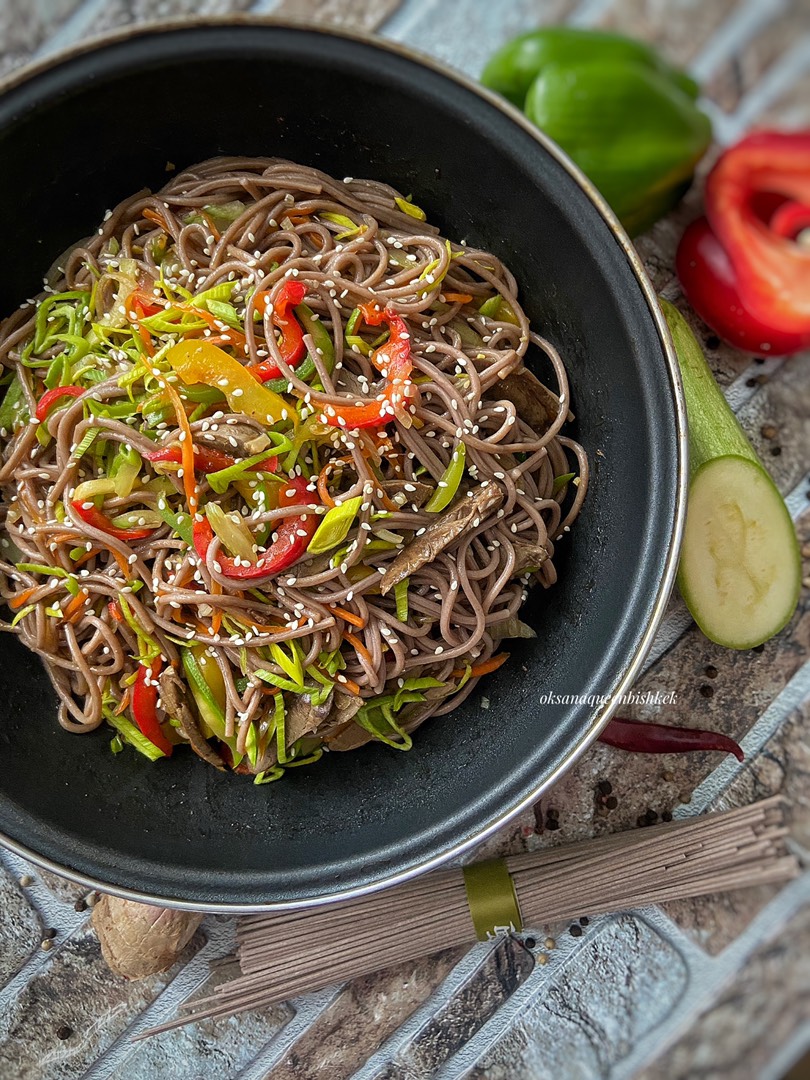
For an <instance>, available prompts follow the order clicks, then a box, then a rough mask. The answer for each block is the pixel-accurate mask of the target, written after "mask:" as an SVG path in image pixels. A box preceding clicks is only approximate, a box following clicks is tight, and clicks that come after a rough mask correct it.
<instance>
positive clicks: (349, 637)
mask: <svg viewBox="0 0 810 1080" xmlns="http://www.w3.org/2000/svg"><path fill="white" fill-rule="evenodd" d="M341 636H342V638H343V640H344V641H347V642H348V643H349V644H350V645H351V647H352V648H353V649H354V651H355V652H356V653H357V655H358V656H359V657H361V658H362V659H363V660H365V661H366V663H367V664H370V665H372V666H373V664H374V660H373V658H372V656H371V653H370V652H369V651H368V649H367V648H366V647H365V645H364V644H363V642H362V641H361V640H360V638H359V637H357V636H356V635H355V634H350V633H349V631H348V630H344V631H343V634H342V635H341Z"/></svg>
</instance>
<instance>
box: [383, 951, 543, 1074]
mask: <svg viewBox="0 0 810 1080" xmlns="http://www.w3.org/2000/svg"><path fill="white" fill-rule="evenodd" d="M533 967H534V957H533V956H532V954H531V953H530V952H529V950H528V949H527V948H526V947H525V946H524V945H523V944H521V942H520V941H519V940H517V939H514V940H504V941H502V942H500V943H499V944H498V946H497V947H496V948H495V949H493V951H492V952H491V953H490V954H489V955H488V956H487V958H486V960H485V961H484V963H483V964H482V965H481V966H480V968H479V969H478V970H477V971H476V972H475V973H474V975H473V976H472V977H471V978H470V979H469V980H468V981H467V983H466V984H465V985H464V987H463V988H462V989H461V990H460V991H459V992H458V993H456V995H455V996H454V997H453V998H452V999H451V1000H450V1001H449V1002H448V1003H447V1005H446V1006H444V1007H443V1008H441V1009H437V1011H436V1012H435V1014H434V1015H433V1016H432V1017H431V1019H430V1021H429V1022H428V1023H427V1024H425V1025H424V1027H423V1028H422V1029H421V1031H420V1032H419V1033H418V1035H417V1036H416V1038H415V1039H414V1040H413V1042H411V1043H410V1045H409V1046H407V1047H406V1048H405V1049H404V1050H402V1051H400V1053H398V1054H397V1055H396V1056H395V1057H394V1059H393V1061H392V1062H391V1065H390V1066H389V1067H388V1068H387V1069H385V1070H384V1071H383V1072H381V1073H380V1074H379V1076H378V1077H375V1080H423V1078H426V1077H429V1076H433V1074H434V1073H435V1071H436V1070H437V1069H438V1068H439V1066H440V1065H442V1064H444V1062H445V1061H447V1059H448V1058H449V1057H451V1056H452V1055H453V1054H455V1053H456V1051H458V1050H459V1049H460V1048H461V1047H462V1046H463V1045H464V1044H465V1043H466V1042H468V1041H469V1039H471V1038H472V1036H473V1035H474V1034H475V1033H476V1031H478V1030H479V1029H480V1028H481V1027H483V1025H484V1024H485V1023H486V1022H487V1020H489V1018H490V1017H491V1016H492V1015H494V1013H495V1012H496V1010H497V1009H499V1008H500V1006H501V1005H503V1003H504V1002H505V1001H507V1000H508V999H509V998H510V997H511V996H512V994H513V993H514V992H515V990H516V989H517V988H518V987H519V986H520V985H521V983H523V982H524V981H525V979H526V978H528V976H529V975H530V974H531V971H532V969H533Z"/></svg>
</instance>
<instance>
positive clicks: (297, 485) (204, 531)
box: [192, 476, 320, 581]
mask: <svg viewBox="0 0 810 1080" xmlns="http://www.w3.org/2000/svg"><path fill="white" fill-rule="evenodd" d="M312 501H313V495H312V492H311V491H309V481H307V480H305V479H304V477H303V476H296V477H293V479H292V480H290V481H288V482H287V483H285V484H283V485H282V487H281V490H280V491H279V493H278V505H279V506H305V505H307V504H308V503H311V502H312ZM319 524H320V518H319V517H318V516H317V515H316V514H304V515H302V516H301V517H288V518H284V520H283V521H282V522H281V524H280V525H279V526H278V528H277V529H276V530H275V533H276V539H275V540H274V541H273V543H272V544H271V545H270V547H269V548H268V549H267V551H266V552H265V553H264V554H263V555H261V556H260V557H259V559H258V560H257V561H256V562H255V563H251V564H249V565H247V566H246V565H245V564H244V563H240V564H239V565H237V564H236V561H235V560H234V559H232V558H230V556H228V555H222V554H220V555H218V556H217V562H218V563H219V566H220V567H221V572H222V574H223V576H224V577H228V578H233V579H234V581H253V580H255V579H256V578H266V577H269V576H270V575H271V574H279V573H281V571H282V570H286V569H287V567H288V566H292V564H293V563H294V562H297V561H298V559H300V558H301V556H302V555H303V554H304V552H305V551H306V550H307V547H308V546H309V542H310V540H311V539H312V537H313V536H314V535H315V531H316V529H317V528H318V525H319ZM192 535H193V538H194V549H195V551H196V552H197V554H198V555H199V557H200V559H202V561H203V562H205V559H206V557H207V555H208V549H209V547H210V546H211V541H212V540H213V539H214V530H213V529H212V528H211V523H210V522H209V521H208V518H203V519H202V520H201V521H195V522H194V525H193V528H192Z"/></svg>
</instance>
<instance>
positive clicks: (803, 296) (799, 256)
mask: <svg viewBox="0 0 810 1080" xmlns="http://www.w3.org/2000/svg"><path fill="white" fill-rule="evenodd" d="M705 203H706V222H707V224H706V222H704V223H702V224H700V225H695V226H692V227H691V228H690V229H689V230H687V233H686V234H685V235H684V238H683V240H682V242H681V249H683V250H679V252H678V259H677V264H678V274H679V277H680V278H681V284H682V285H683V288H684V292H685V293H686V295H687V298H688V299H689V301H690V303H691V304H692V306H693V307H694V308H695V310H696V311H697V312H698V314H699V315H700V316H701V317H702V318H703V319H704V320H705V321H706V322H707V323H708V324H709V325H710V326H711V327H712V328H713V329H714V330H715V331H716V332H717V333H718V334H720V335H721V336H722V337H724V338H726V340H728V341H729V342H730V343H731V344H734V345H742V346H743V347H744V348H747V349H750V351H752V352H767V351H771V352H774V353H787V352H796V351H798V350H799V349H802V348H804V347H806V346H807V345H808V344H810V246H808V245H806V244H803V243H800V242H797V237H798V234H799V233H800V232H801V231H802V229H803V228H807V227H808V225H810V130H806V131H796V132H784V131H760V132H755V133H754V134H752V135H748V136H747V137H746V138H744V139H742V140H741V141H740V142H739V143H737V145H736V146H733V147H731V148H730V149H729V150H727V151H726V152H725V153H724V154H722V155H721V157H720V158H719V159H718V161H717V164H716V165H715V166H714V168H713V169H712V171H711V172H710V173H709V176H708V177H707V180H706V192H705ZM707 230H708V231H707ZM718 251H719V252H720V253H722V254H718ZM723 259H725V260H726V261H725V262H724V261H723ZM763 328H764V329H763ZM729 331H730V332H729Z"/></svg>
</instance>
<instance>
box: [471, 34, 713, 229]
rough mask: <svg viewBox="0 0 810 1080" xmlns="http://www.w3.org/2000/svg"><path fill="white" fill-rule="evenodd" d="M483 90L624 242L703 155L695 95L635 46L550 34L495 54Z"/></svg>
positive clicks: (705, 122) (616, 39)
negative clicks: (542, 138) (528, 126)
mask: <svg viewBox="0 0 810 1080" xmlns="http://www.w3.org/2000/svg"><path fill="white" fill-rule="evenodd" d="M483 81H484V82H485V84H486V85H488V86H490V87H491V88H492V89H496V90H498V91H500V92H501V93H505V94H506V96H508V97H509V98H510V100H512V101H516V100H518V99H522V100H521V104H522V107H523V108H524V110H525V112H526V116H527V117H528V118H529V119H530V120H531V121H532V122H533V123H534V124H536V125H537V126H538V127H539V128H541V129H542V130H543V131H544V132H545V133H546V134H547V135H549V136H550V137H551V138H552V139H554V141H555V142H557V143H558V144H559V145H560V146H561V147H562V148H563V150H565V151H566V152H567V153H568V154H569V155H570V157H571V158H572V159H573V160H574V161H575V162H576V164H577V165H579V167H580V168H581V169H582V171H583V172H584V173H585V174H586V175H587V176H588V178H589V179H590V180H591V181H592V182H593V184H594V185H595V186H596V187H597V188H598V189H599V191H600V192H601V194H602V195H603V196H604V197H605V199H606V200H607V201H608V202H609V203H610V205H611V207H612V208H613V210H614V212H615V213H616V215H617V216H618V218H619V219H620V220H621V222H622V224H623V225H624V227H625V228H626V229H627V231H628V232H629V233H630V234H631V235H635V234H637V233H640V232H643V231H644V230H645V229H647V228H649V227H650V226H651V225H652V224H653V223H654V222H655V221H657V220H658V218H660V217H662V216H663V215H664V214H665V213H666V212H667V211H668V210H670V209H671V208H672V207H673V206H674V205H675V204H676V203H677V202H678V200H679V199H680V198H681V196H682V195H683V193H684V191H686V189H687V188H688V187H689V184H690V182H691V180H692V176H693V174H694V170H695V166H696V165H697V163H698V161H699V160H700V159H701V157H702V156H703V154H704V153H705V152H706V149H707V148H708V146H709V144H710V142H711V138H712V129H711V123H710V121H709V118H708V117H707V116H706V115H705V114H704V113H703V112H701V111H700V109H698V107H697V106H696V105H695V101H694V99H695V97H696V94H697V86H696V85H695V83H694V82H693V81H692V80H691V79H690V78H689V77H688V76H687V75H685V74H683V73H682V72H678V71H675V70H674V69H673V68H671V67H670V66H669V65H668V64H666V63H665V62H664V61H663V60H662V59H661V58H660V57H659V56H658V55H657V54H656V53H655V52H654V51H653V50H652V49H650V48H649V47H648V46H647V45H644V44H642V43H641V42H636V41H633V40H631V39H630V38H623V37H620V36H619V35H616V34H601V33H599V32H596V31H583V30H575V29H570V28H567V27H552V28H549V29H547V30H540V31H537V32H536V33H534V34H529V35H523V37H522V38H518V39H517V40H516V41H515V42H512V43H511V44H510V45H507V46H505V47H504V49H502V50H500V52H499V53H496V54H495V56H494V57H493V58H492V60H491V61H490V63H489V64H488V65H487V68H486V69H485V72H484V76H483Z"/></svg>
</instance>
